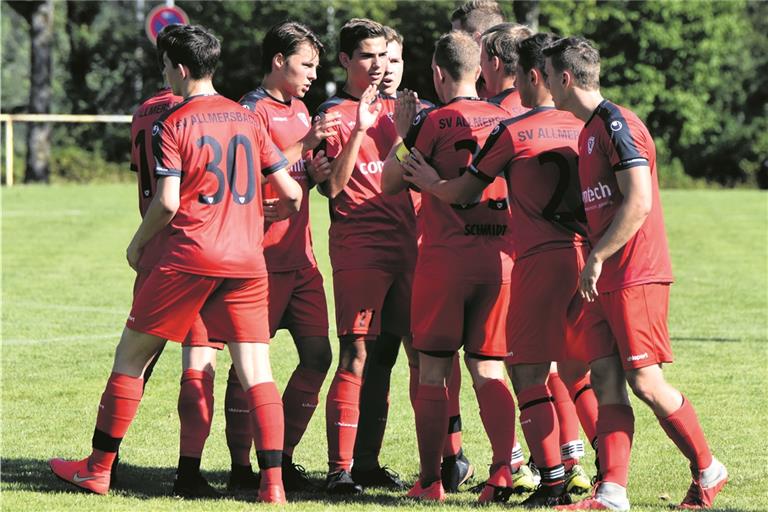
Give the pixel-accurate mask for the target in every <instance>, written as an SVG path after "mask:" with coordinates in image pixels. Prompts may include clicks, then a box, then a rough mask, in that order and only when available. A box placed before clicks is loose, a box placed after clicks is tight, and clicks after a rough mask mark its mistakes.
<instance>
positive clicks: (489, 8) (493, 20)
mask: <svg viewBox="0 0 768 512" xmlns="http://www.w3.org/2000/svg"><path fill="white" fill-rule="evenodd" d="M454 21H458V22H459V25H460V26H461V29H462V30H464V31H466V32H469V33H470V34H474V33H475V32H480V33H483V32H485V31H486V30H488V28H490V27H492V26H494V25H498V24H499V23H503V22H504V16H503V15H502V14H501V7H499V4H498V3H496V2H495V1H494V0H469V1H468V2H465V3H464V4H462V5H461V6H459V7H457V8H456V10H455V11H453V13H452V14H451V22H454Z"/></svg>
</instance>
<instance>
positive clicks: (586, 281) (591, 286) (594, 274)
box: [579, 253, 603, 302]
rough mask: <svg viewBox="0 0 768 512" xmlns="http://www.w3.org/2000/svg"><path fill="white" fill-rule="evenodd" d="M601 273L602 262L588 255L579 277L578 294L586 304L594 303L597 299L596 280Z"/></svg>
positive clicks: (592, 255)
mask: <svg viewBox="0 0 768 512" xmlns="http://www.w3.org/2000/svg"><path fill="white" fill-rule="evenodd" d="M602 271H603V262H602V261H600V260H599V259H597V258H596V257H595V255H594V253H593V254H590V255H589V258H587V262H586V263H585V264H584V269H583V270H582V271H581V275H580V276H579V293H580V294H581V297H582V298H583V299H584V300H586V301H587V302H594V301H595V298H596V297H597V295H598V293H597V280H598V279H600V274H601V273H602Z"/></svg>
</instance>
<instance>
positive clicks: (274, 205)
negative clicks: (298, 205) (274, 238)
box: [263, 198, 294, 224]
mask: <svg viewBox="0 0 768 512" xmlns="http://www.w3.org/2000/svg"><path fill="white" fill-rule="evenodd" d="M263 204H264V222H265V223H267V224H271V223H272V222H279V221H281V220H285V219H287V218H288V217H290V216H291V215H293V213H294V212H293V210H290V209H289V208H286V207H285V205H284V204H283V203H282V202H281V201H280V199H277V198H275V199H264V203H263Z"/></svg>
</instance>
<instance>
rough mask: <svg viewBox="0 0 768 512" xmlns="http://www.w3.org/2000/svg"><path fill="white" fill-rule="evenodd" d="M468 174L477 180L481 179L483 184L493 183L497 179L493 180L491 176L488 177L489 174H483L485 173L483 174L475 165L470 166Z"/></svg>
mask: <svg viewBox="0 0 768 512" xmlns="http://www.w3.org/2000/svg"><path fill="white" fill-rule="evenodd" d="M467 172H468V173H469V174H471V175H472V176H474V177H475V178H477V179H479V180H480V181H482V182H483V183H493V180H495V179H496V178H491V177H490V176H488V175H487V174H483V173H482V172H481V171H480V170H479V169H478V168H477V167H475V166H474V165H470V166H469V167H468V168H467Z"/></svg>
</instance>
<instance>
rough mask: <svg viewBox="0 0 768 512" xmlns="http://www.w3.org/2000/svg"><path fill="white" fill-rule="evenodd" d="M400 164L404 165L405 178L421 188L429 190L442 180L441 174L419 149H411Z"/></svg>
mask: <svg viewBox="0 0 768 512" xmlns="http://www.w3.org/2000/svg"><path fill="white" fill-rule="evenodd" d="M400 165H402V166H403V170H404V173H403V180H404V181H406V182H407V183H410V184H411V185H413V186H415V187H416V188H418V189H419V190H423V191H425V192H426V191H429V189H430V187H431V186H432V185H434V184H435V183H437V182H438V181H440V175H439V174H437V171H436V170H435V168H434V167H432V166H431V165H429V164H428V163H427V161H426V160H425V159H424V157H423V156H422V154H421V153H420V152H419V150H418V149H416V148H413V149H411V153H410V155H408V156H407V157H405V158H404V159H403V161H402V162H400Z"/></svg>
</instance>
